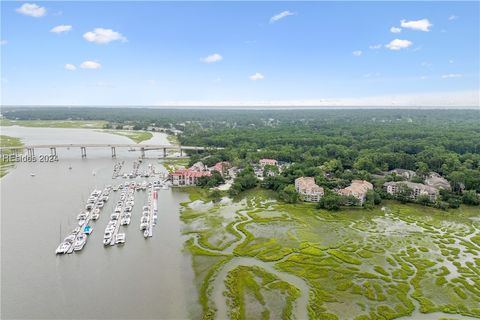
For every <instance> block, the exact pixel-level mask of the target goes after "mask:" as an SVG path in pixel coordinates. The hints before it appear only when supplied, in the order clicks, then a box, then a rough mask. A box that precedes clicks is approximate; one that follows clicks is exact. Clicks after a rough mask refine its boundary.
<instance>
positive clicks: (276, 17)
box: [270, 11, 296, 23]
mask: <svg viewBox="0 0 480 320" xmlns="http://www.w3.org/2000/svg"><path fill="white" fill-rule="evenodd" d="M294 15H296V13H295V12H290V11H282V12H280V13H279V14H276V15H274V16H273V17H271V18H270V23H275V22H277V21H278V20H280V19H283V18H286V17H288V16H294Z"/></svg>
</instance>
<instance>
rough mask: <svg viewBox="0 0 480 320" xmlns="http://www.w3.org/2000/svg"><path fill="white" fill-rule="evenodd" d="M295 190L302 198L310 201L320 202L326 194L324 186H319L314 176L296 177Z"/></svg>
mask: <svg viewBox="0 0 480 320" xmlns="http://www.w3.org/2000/svg"><path fill="white" fill-rule="evenodd" d="M295 190H297V192H298V193H299V195H300V199H302V200H303V201H308V202H318V201H320V198H321V197H322V196H323V195H324V190H323V188H322V187H320V186H318V185H317V184H316V183H315V179H314V178H312V177H300V178H297V179H295Z"/></svg>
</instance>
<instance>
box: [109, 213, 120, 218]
mask: <svg viewBox="0 0 480 320" xmlns="http://www.w3.org/2000/svg"><path fill="white" fill-rule="evenodd" d="M119 216H120V215H119V214H118V213H112V214H111V215H110V219H112V220H118V217H119Z"/></svg>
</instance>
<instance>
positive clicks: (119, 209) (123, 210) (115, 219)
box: [103, 182, 136, 246]
mask: <svg viewBox="0 0 480 320" xmlns="http://www.w3.org/2000/svg"><path fill="white" fill-rule="evenodd" d="M135 185H136V184H135V182H131V183H128V182H125V183H124V184H122V186H121V194H120V199H119V200H118V202H117V205H116V206H115V209H114V210H113V213H112V214H111V215H110V221H109V222H108V224H107V227H106V228H105V233H104V235H103V244H104V245H105V246H107V245H112V246H113V245H115V244H123V243H125V233H119V232H118V230H119V228H120V226H125V225H129V224H130V219H131V216H132V210H133V206H134V205H135V201H134V200H135ZM117 189H119V188H117ZM113 190H115V189H113Z"/></svg>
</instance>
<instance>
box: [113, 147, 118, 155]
mask: <svg viewBox="0 0 480 320" xmlns="http://www.w3.org/2000/svg"><path fill="white" fill-rule="evenodd" d="M116 157H117V151H116V150H115V147H112V158H116Z"/></svg>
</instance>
